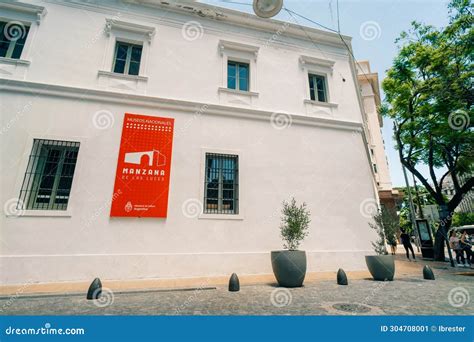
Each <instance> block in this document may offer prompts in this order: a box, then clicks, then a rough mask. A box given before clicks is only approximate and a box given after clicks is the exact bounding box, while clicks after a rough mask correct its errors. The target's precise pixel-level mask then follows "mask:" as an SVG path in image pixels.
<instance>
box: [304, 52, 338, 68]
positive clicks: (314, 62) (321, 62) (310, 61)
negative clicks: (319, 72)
mask: <svg viewBox="0 0 474 342" xmlns="http://www.w3.org/2000/svg"><path fill="white" fill-rule="evenodd" d="M299 60H300V64H301V68H302V69H304V68H307V67H311V66H316V67H323V68H329V69H331V72H332V70H333V67H334V64H335V63H336V62H335V61H332V60H329V59H322V58H317V57H311V56H300V58H299Z"/></svg>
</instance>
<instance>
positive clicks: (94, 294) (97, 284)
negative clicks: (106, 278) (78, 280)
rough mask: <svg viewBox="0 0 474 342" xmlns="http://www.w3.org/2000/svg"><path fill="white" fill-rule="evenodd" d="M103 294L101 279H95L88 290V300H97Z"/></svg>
mask: <svg viewBox="0 0 474 342" xmlns="http://www.w3.org/2000/svg"><path fill="white" fill-rule="evenodd" d="M101 293H102V283H101V281H100V279H99V278H95V279H94V281H93V282H92V283H91V285H90V286H89V290H87V299H97V298H99V297H100V294H101Z"/></svg>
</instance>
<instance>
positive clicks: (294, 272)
mask: <svg viewBox="0 0 474 342" xmlns="http://www.w3.org/2000/svg"><path fill="white" fill-rule="evenodd" d="M271 257H272V268H273V274H274V275H275V278H276V280H277V281H278V284H279V285H280V286H283V287H300V286H302V285H303V281H304V277H305V276H306V252H304V251H272V253H271Z"/></svg>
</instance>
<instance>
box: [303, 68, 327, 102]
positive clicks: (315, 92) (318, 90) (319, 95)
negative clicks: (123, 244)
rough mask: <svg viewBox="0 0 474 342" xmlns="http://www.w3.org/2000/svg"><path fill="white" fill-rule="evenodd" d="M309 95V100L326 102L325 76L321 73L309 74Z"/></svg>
mask: <svg viewBox="0 0 474 342" xmlns="http://www.w3.org/2000/svg"><path fill="white" fill-rule="evenodd" d="M308 77H309V95H310V97H311V100H313V101H319V102H328V100H327V98H328V96H327V90H326V77H324V76H321V75H312V74H309V75H308Z"/></svg>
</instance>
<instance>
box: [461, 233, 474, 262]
mask: <svg viewBox="0 0 474 342" xmlns="http://www.w3.org/2000/svg"><path fill="white" fill-rule="evenodd" d="M459 244H460V248H461V250H462V251H461V253H463V254H464V253H466V259H467V263H468V264H469V265H470V267H472V263H473V262H472V261H473V253H472V244H471V241H470V239H469V235H468V234H467V232H466V231H463V232H462V235H461V240H460V241H459ZM463 256H464V255H463ZM466 267H467V266H466Z"/></svg>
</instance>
